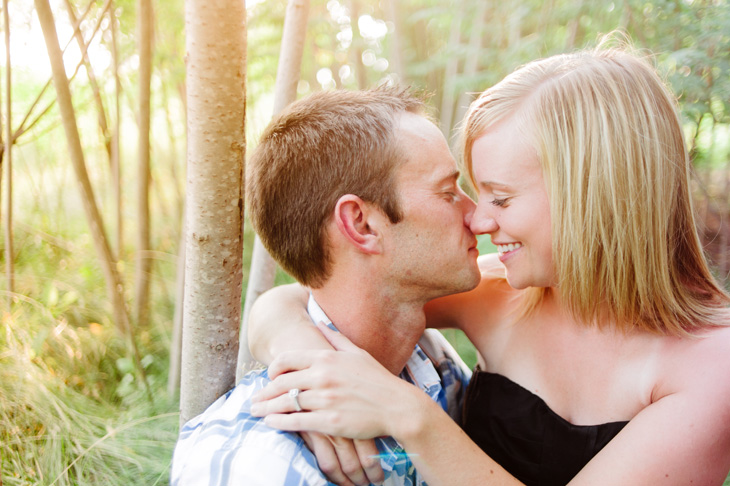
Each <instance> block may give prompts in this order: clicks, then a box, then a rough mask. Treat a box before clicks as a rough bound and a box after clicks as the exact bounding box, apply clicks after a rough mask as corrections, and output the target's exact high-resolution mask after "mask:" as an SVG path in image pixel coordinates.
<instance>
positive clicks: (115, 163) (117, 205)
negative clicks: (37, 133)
mask: <svg viewBox="0 0 730 486" xmlns="http://www.w3.org/2000/svg"><path fill="white" fill-rule="evenodd" d="M109 25H110V30H111V37H112V38H111V50H112V64H113V65H114V131H113V132H112V156H111V173H112V177H111V181H112V186H113V187H112V193H113V197H114V209H115V210H116V211H115V218H114V219H115V221H114V222H115V227H116V244H115V246H116V250H117V258H118V259H120V260H121V259H122V252H123V249H124V231H123V230H124V225H123V218H122V165H121V160H120V158H119V140H120V137H121V132H122V123H121V120H122V115H121V113H122V112H121V106H120V101H119V98H120V97H121V95H122V83H121V81H120V79H119V52H118V49H117V16H116V14H115V9H114V8H113V7H111V8H109Z"/></svg>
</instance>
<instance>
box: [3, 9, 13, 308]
mask: <svg viewBox="0 0 730 486" xmlns="http://www.w3.org/2000/svg"><path fill="white" fill-rule="evenodd" d="M3 19H4V21H5V110H6V117H5V139H6V140H7V145H5V157H4V158H5V160H4V164H3V165H5V174H6V177H5V179H6V181H7V182H6V186H7V189H6V190H5V201H6V203H5V212H4V213H3V214H4V216H5V218H4V222H5V225H4V226H5V273H6V274H7V279H8V309H10V307H11V306H12V303H13V295H12V294H13V293H14V292H15V268H14V262H15V255H14V252H13V170H12V168H13V155H12V154H13V132H12V117H11V115H12V111H13V110H12V104H11V96H10V95H11V94H12V83H11V76H10V73H11V69H10V15H9V14H8V0H3Z"/></svg>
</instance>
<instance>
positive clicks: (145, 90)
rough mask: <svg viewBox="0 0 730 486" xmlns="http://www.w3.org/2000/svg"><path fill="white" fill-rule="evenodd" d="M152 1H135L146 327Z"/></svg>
mask: <svg viewBox="0 0 730 486" xmlns="http://www.w3.org/2000/svg"><path fill="white" fill-rule="evenodd" d="M153 15H154V14H153V12H152V1H151V0H138V2H137V25H138V35H139V123H138V127H139V137H138V142H137V143H138V144H137V149H138V154H137V164H138V165H137V248H136V255H137V256H136V258H135V285H134V288H135V299H134V303H135V312H134V316H135V320H136V322H137V326H140V327H144V326H146V325H147V315H148V308H149V293H150V271H151V269H152V260H151V259H150V258H148V251H149V250H150V207H149V193H150V82H151V79H152V35H153V30H152V25H153V21H152V16H153Z"/></svg>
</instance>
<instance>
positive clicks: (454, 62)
mask: <svg viewBox="0 0 730 486" xmlns="http://www.w3.org/2000/svg"><path fill="white" fill-rule="evenodd" d="M454 8H456V9H457V11H456V13H455V14H454V16H455V18H454V23H453V24H451V33H450V35H449V43H448V45H447V46H446V49H447V52H449V53H450V55H449V60H448V61H447V62H446V70H445V71H444V87H443V93H442V95H441V96H442V97H441V116H440V125H441V132H442V133H443V134H444V137H446V140H450V139H451V125H452V124H453V120H454V101H455V99H456V76H457V75H458V73H459V54H458V53H459V46H460V45H461V23H462V18H463V16H464V11H463V9H462V8H459V6H458V5H457V4H454Z"/></svg>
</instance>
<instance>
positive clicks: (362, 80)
mask: <svg viewBox="0 0 730 486" xmlns="http://www.w3.org/2000/svg"><path fill="white" fill-rule="evenodd" d="M359 18H360V3H359V1H358V0H350V25H351V27H352V45H351V46H350V50H352V52H353V57H354V59H353V60H352V62H354V63H355V76H356V77H357V87H358V88H360V89H365V88H367V87H368V73H367V71H366V70H365V64H363V62H362V53H363V50H362V47H363V44H364V42H363V38H362V35H360V26H359V25H358V23H357V21H358V19H359Z"/></svg>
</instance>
